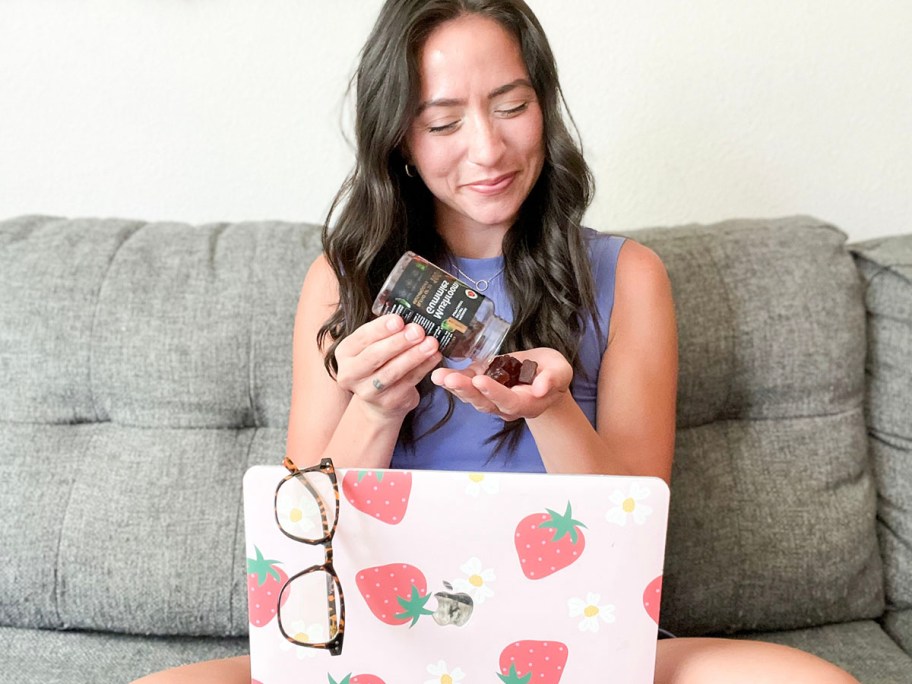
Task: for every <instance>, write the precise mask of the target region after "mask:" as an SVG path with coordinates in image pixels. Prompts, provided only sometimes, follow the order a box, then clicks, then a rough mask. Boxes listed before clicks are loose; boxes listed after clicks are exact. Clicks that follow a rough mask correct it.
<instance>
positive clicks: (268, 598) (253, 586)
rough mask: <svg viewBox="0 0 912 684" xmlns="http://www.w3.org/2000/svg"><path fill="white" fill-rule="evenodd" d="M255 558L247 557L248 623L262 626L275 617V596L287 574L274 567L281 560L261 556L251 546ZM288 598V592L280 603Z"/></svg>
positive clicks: (257, 550) (255, 548) (276, 596)
mask: <svg viewBox="0 0 912 684" xmlns="http://www.w3.org/2000/svg"><path fill="white" fill-rule="evenodd" d="M253 550H254V551H255V552H256V558H248V559H247V604H248V609H249V612H250V624H251V625H253V626H254V627H263V626H264V625H267V624H269V622H270V621H271V620H272V618H274V617H275V614H276V607H277V605H278V604H277V598H278V596H279V592H280V591H281V590H282V585H284V584H285V581H286V580H287V579H288V575H286V574H285V572H284V571H283V570H282V569H281V568H278V567H276V566H277V565H279V564H280V562H281V561H277V560H274V559H269V558H263V553H262V552H261V551H260V550H259V549H258V548H257V547H255V546H254V547H253ZM287 600H288V594H285V596H283V597H282V605H285V601H287Z"/></svg>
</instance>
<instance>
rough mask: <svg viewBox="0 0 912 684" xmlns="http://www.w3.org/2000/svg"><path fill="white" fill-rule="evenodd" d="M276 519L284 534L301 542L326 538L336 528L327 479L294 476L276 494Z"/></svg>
mask: <svg viewBox="0 0 912 684" xmlns="http://www.w3.org/2000/svg"><path fill="white" fill-rule="evenodd" d="M276 518H277V519H278V522H279V526H280V527H281V528H282V530H284V532H285V533H286V534H288V535H289V536H291V537H294V538H295V539H300V540H302V541H311V542H318V541H321V540H323V539H326V538H327V537H329V534H330V532H331V531H332V529H333V527H334V526H335V524H336V493H335V491H334V489H333V483H332V480H331V479H330V478H329V475H327V474H326V473H322V472H320V471H311V472H307V473H304V472H299V473H295V474H294V475H292V476H291V477H289V478H288V479H286V480H284V481H283V482H282V484H281V485H279V489H278V491H277V492H276Z"/></svg>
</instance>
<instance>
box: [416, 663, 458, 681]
mask: <svg viewBox="0 0 912 684" xmlns="http://www.w3.org/2000/svg"><path fill="white" fill-rule="evenodd" d="M427 671H428V673H430V674H432V675H434V678H433V679H428V680H427V681H426V682H425V683H424V684H455V683H456V682H461V681H462V680H463V679H465V672H463V671H462V670H461V669H460V668H458V667H454V668H449V667H447V664H446V661H444V660H438V661H437V663H436V664H435V665H428V666H427Z"/></svg>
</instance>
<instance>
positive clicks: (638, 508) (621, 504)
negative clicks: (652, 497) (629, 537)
mask: <svg viewBox="0 0 912 684" xmlns="http://www.w3.org/2000/svg"><path fill="white" fill-rule="evenodd" d="M648 497H649V489H648V488H647V487H644V486H643V485H642V484H640V483H638V482H632V483H631V484H630V489H629V490H628V491H627V492H624V491H623V490H620V489H616V490H615V491H614V493H613V494H612V495H611V496H610V497H608V499H609V501H611V503H613V504H614V507H613V508H612V509H611V510H609V511H608V513H606V514H605V518H606V519H607V520H608V522H611V523H614V524H615V525H620V526H621V527H624V526H625V525H626V524H627V521H628V520H629V519H630V518H633V522H635V523H636V524H637V525H642V524H643V523H644V522H646V518H648V517H649V515H650V514H651V513H652V507H651V506H647V505H646V504H644V503H643V500H644V499H646V498H648Z"/></svg>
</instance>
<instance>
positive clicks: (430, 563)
mask: <svg viewBox="0 0 912 684" xmlns="http://www.w3.org/2000/svg"><path fill="white" fill-rule="evenodd" d="M334 474H335V478H336V484H337V491H338V494H339V496H338V513H336V495H335V491H334V489H333V486H332V482H331V479H330V477H329V475H328V474H327V473H326V472H325V469H324V471H322V472H321V471H319V470H317V471H315V472H312V473H307V474H306V475H302V476H300V477H295V476H290V475H289V473H288V471H287V470H286V469H285V468H283V467H281V466H255V467H253V468H251V469H250V470H249V471H248V472H247V474H246V476H245V478H244V506H245V522H246V543H247V558H248V576H247V582H248V592H249V593H248V599H249V613H250V654H251V671H252V678H253V681H254V682H260V683H261V684H292V683H294V684H300V683H302V682H304V683H311V682H313V683H315V684H380V683H383V684H460V683H462V684H473V683H474V682H492V683H495V684H496V683H498V682H507V683H509V684H557V683H558V682H562V683H563V684H580V683H581V682H586V681H596V680H597V681H617V682H624V683H625V684H638V683H641V682H642V683H643V684H647V683H651V682H652V681H653V674H654V672H653V670H654V663H655V649H656V636H657V622H658V613H659V602H660V597H661V582H662V564H663V557H664V547H665V530H666V521H667V515H668V496H669V493H668V487H667V486H666V485H665V483H664V482H663V481H662V480H660V479H657V478H650V477H620V476H604V475H542V474H522V473H467V472H454V471H404V470H376V471H358V470H339V471H336V472H335V473H334ZM280 483H281V487H280V486H279V485H280ZM277 489H278V495H277V493H276V492H277ZM330 532H332V538H331V541H330V542H329V543H328V544H327V543H314V544H308V543H304V542H303V541H301V540H302V539H309V540H311V541H316V542H319V540H320V539H321V538H323V537H325V536H327V535H328V534H329V533H330ZM330 547H331V558H332V567H331V568H327V567H326V566H324V560H325V559H326V553H327V551H328V549H329V548H330ZM321 566H322V567H321ZM307 569H312V570H311V571H310V572H305V573H303V574H301V573H302V571H305V570H307ZM343 600H344V606H343ZM327 642H330V645H334V646H336V649H335V650H337V651H339V650H340V652H339V654H338V655H332V654H331V653H330V649H328V648H314V647H310V646H304V645H301V644H314V643H323V644H325V643H327ZM340 642H341V643H340ZM340 645H341V649H340V648H339V646H340ZM593 677H596V678H597V679H596V680H593Z"/></svg>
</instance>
